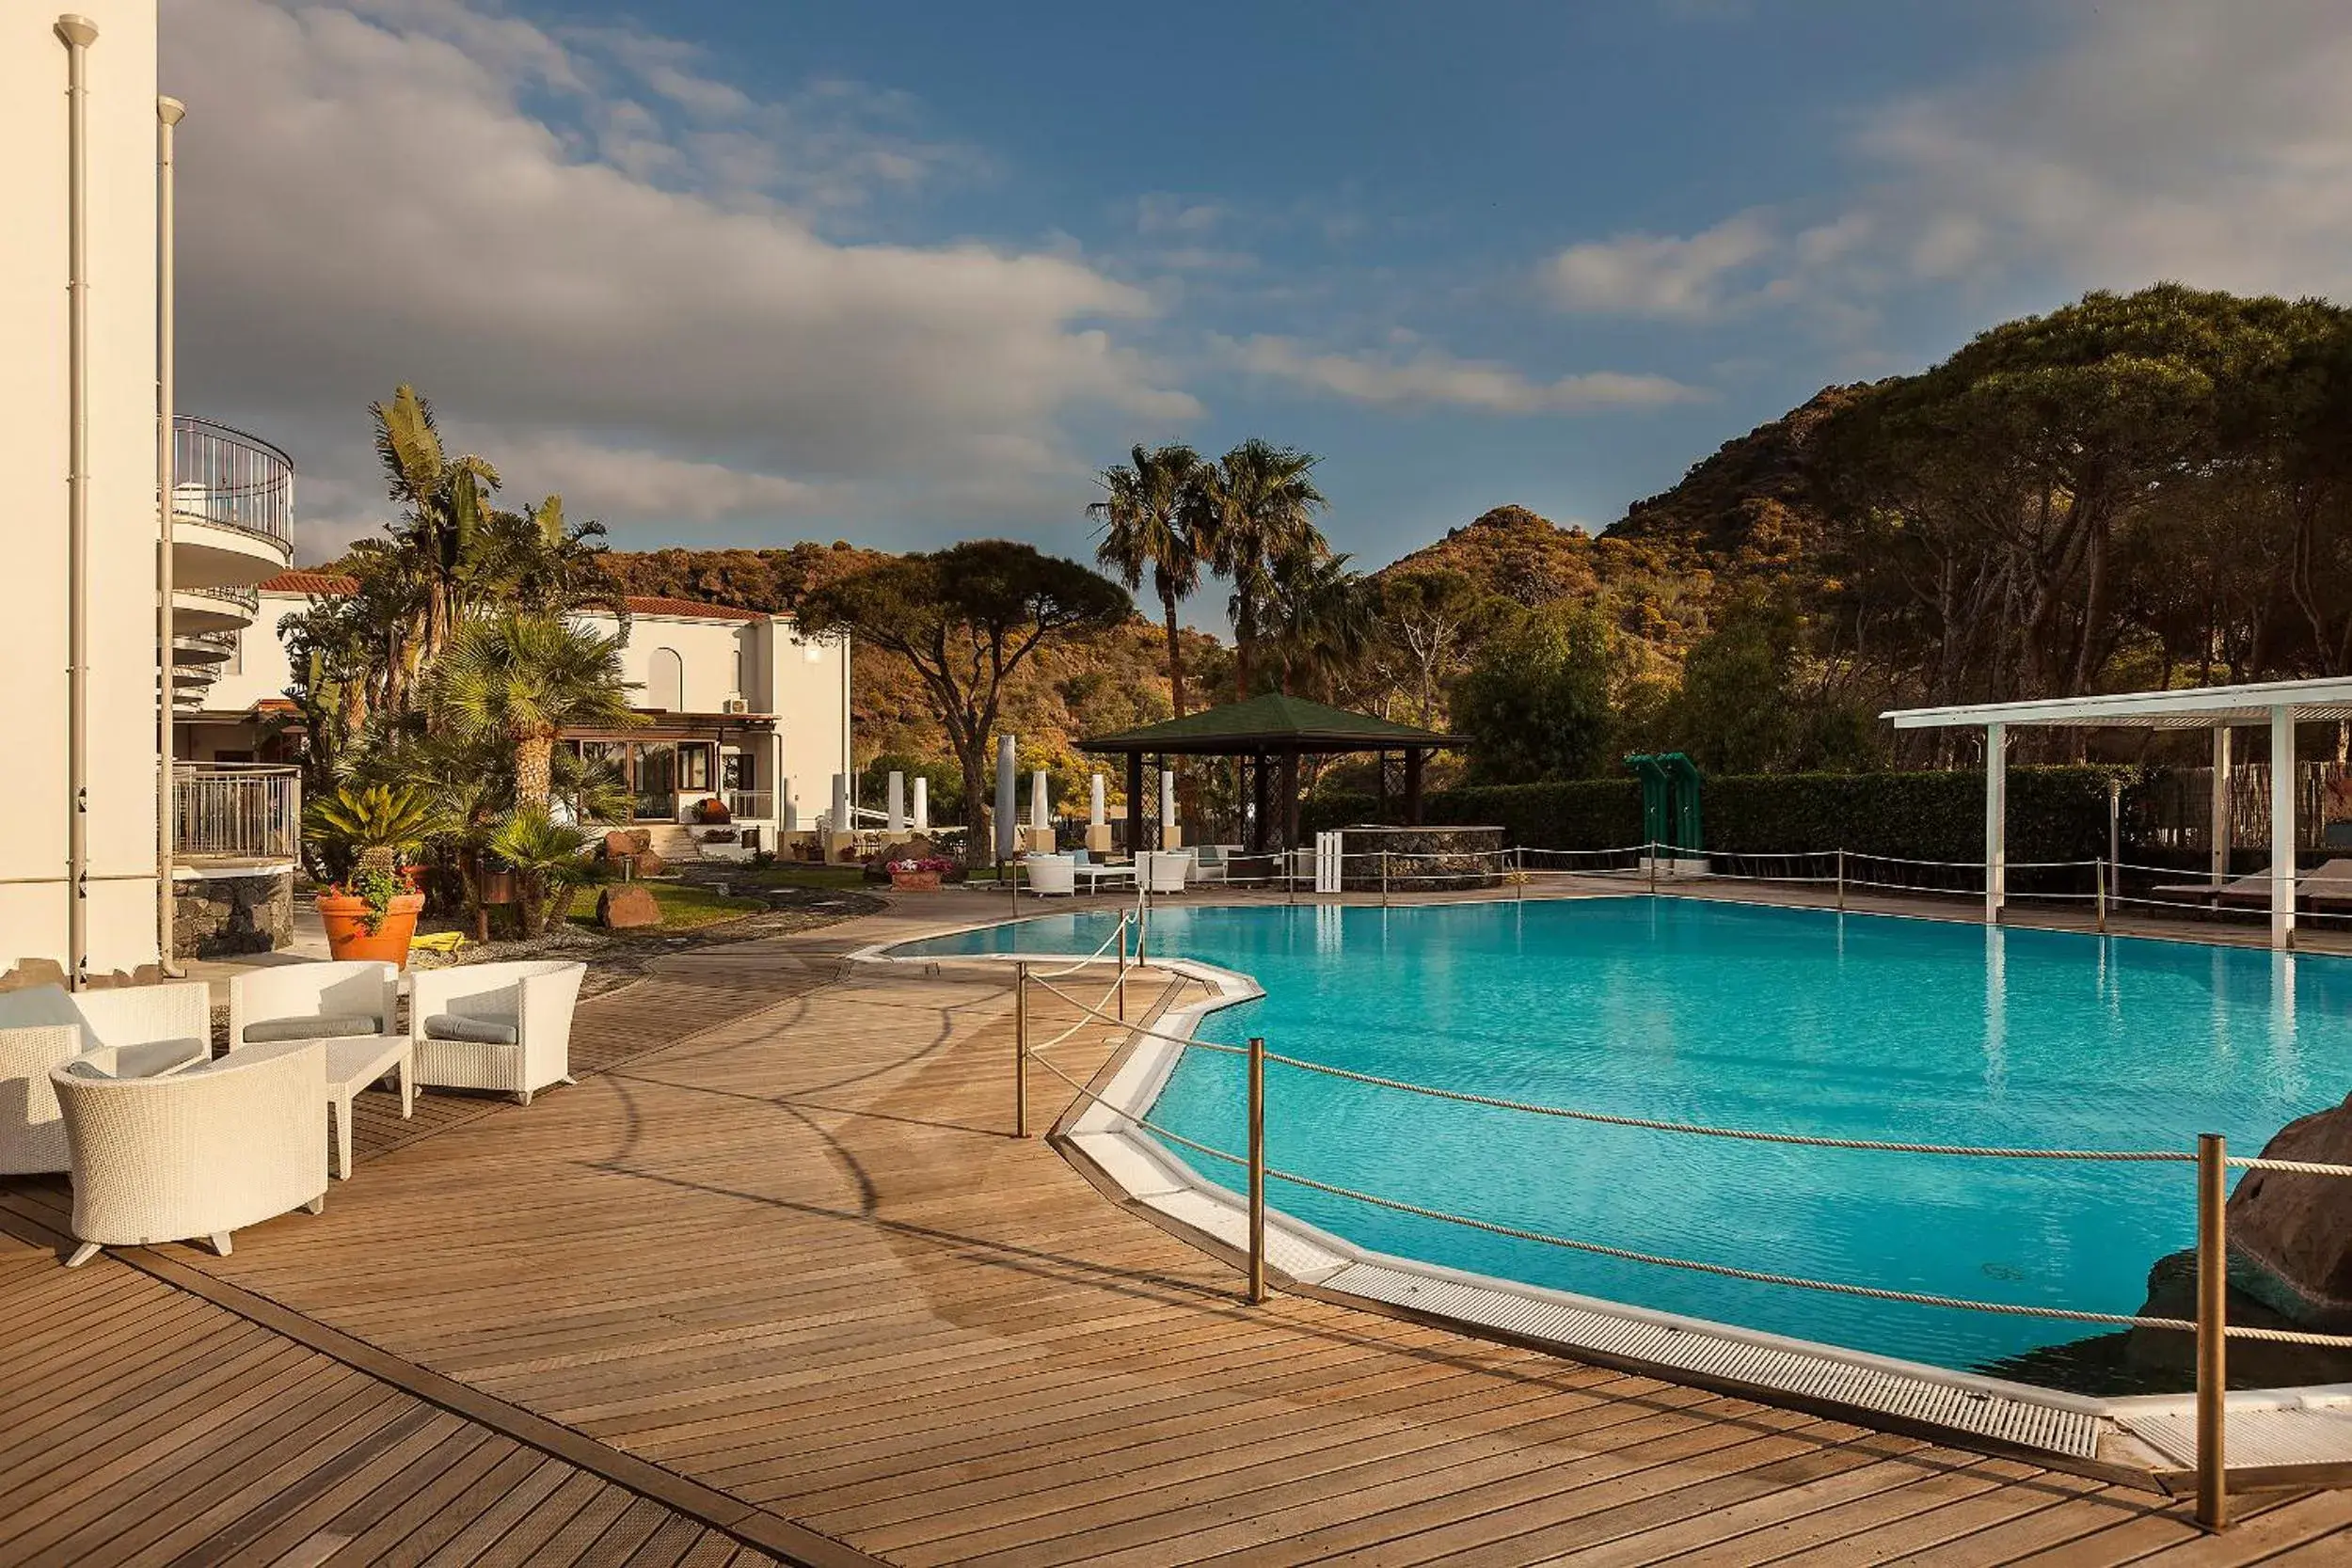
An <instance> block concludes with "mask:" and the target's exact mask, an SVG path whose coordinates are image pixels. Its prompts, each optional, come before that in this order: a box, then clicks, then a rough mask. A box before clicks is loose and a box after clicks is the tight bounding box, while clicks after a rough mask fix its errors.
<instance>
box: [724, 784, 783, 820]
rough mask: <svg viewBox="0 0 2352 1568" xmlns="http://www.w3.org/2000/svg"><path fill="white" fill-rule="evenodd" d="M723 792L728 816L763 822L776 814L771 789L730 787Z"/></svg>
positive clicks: (774, 800)
mask: <svg viewBox="0 0 2352 1568" xmlns="http://www.w3.org/2000/svg"><path fill="white" fill-rule="evenodd" d="M725 793H726V801H727V815H728V816H732V817H735V818H737V819H739V820H742V819H749V820H751V821H754V822H765V821H767V820H768V819H769V818H771V817H772V816H775V815H776V795H775V791H773V790H771V789H730V790H728V791H726V792H725Z"/></svg>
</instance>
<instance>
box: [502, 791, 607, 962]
mask: <svg viewBox="0 0 2352 1568" xmlns="http://www.w3.org/2000/svg"><path fill="white" fill-rule="evenodd" d="M484 847H485V848H486V849H487V850H488V851H489V853H490V854H491V855H492V856H494V857H495V858H496V859H498V860H499V861H500V862H501V863H503V864H504V865H505V866H506V868H507V869H508V870H510V871H512V872H514V873H515V877H516V881H517V882H518V883H519V884H520V889H519V891H520V892H521V895H522V919H523V935H525V936H527V937H535V936H541V935H544V934H545V933H546V931H547V929H548V927H549V926H551V925H553V924H554V923H555V921H556V918H557V917H558V916H559V915H561V914H563V913H564V910H565V908H566V907H567V906H568V905H569V903H570V895H571V890H572V889H573V888H574V887H575V886H577V885H578V884H579V883H580V882H581V881H583V880H584V879H586V878H587V875H588V863H587V862H586V861H585V860H583V859H582V858H581V855H580V851H581V850H583V849H585V848H586V847H588V835H587V834H586V833H584V832H581V831H580V829H578V828H576V827H573V826H572V825H571V824H570V823H568V822H558V821H557V820H555V818H554V817H553V816H549V815H548V808H547V807H545V806H529V805H524V806H516V808H515V810H514V812H513V814H512V815H510V816H507V818H506V819H505V820H504V821H502V822H501V823H500V824H499V825H498V827H497V828H496V829H495V830H494V831H493V832H491V833H490V836H489V841H488V843H487V844H485V846H484Z"/></svg>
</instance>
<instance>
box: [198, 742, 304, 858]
mask: <svg viewBox="0 0 2352 1568" xmlns="http://www.w3.org/2000/svg"><path fill="white" fill-rule="evenodd" d="M171 799H172V806H173V811H172V820H173V832H174V834H175V835H176V836H175V839H174V842H175V843H176V844H177V846H178V848H179V853H180V856H181V858H182V859H183V860H191V861H196V860H239V861H291V860H294V859H295V858H297V857H298V856H299V855H300V854H301V852H302V772H301V769H299V768H277V767H269V766H262V765H255V764H237V763H217V762H200V763H184V762H183V763H180V764H178V765H176V766H175V768H173V770H172V778H171Z"/></svg>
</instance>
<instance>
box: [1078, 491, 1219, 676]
mask: <svg viewBox="0 0 2352 1568" xmlns="http://www.w3.org/2000/svg"><path fill="white" fill-rule="evenodd" d="M1128 455H1129V458H1130V461H1129V462H1128V463H1124V464H1117V465H1114V466H1113V467H1108V468H1105V469H1104V470H1103V471H1102V472H1101V473H1100V474H1098V475H1096V476H1095V482H1096V483H1099V484H1100V485H1102V487H1103V499H1101V500H1099V501H1096V502H1095V503H1094V504H1093V505H1091V506H1089V507H1088V508H1087V514H1088V515H1089V516H1091V517H1093V518H1095V519H1096V520H1097V521H1099V522H1101V523H1102V524H1103V525H1104V526H1103V542H1102V544H1101V545H1100V546H1097V547H1096V549H1095V552H1094V559H1095V560H1096V562H1099V563H1100V564H1101V565H1102V566H1103V567H1104V569H1105V570H1107V571H1109V572H1110V573H1111V574H1112V575H1114V576H1115V577H1117V578H1119V579H1120V581H1121V582H1123V583H1125V584H1126V585H1127V586H1128V588H1130V589H1131V590H1132V589H1140V588H1141V587H1142V586H1143V578H1144V575H1145V573H1146V572H1147V571H1148V572H1149V573H1150V574H1151V578H1152V592H1153V593H1155V594H1158V595H1159V598H1160V609H1161V610H1162V612H1163V615H1164V617H1165V619H1166V622H1167V626H1168V700H1169V701H1170V702H1171V703H1173V704H1174V705H1175V708H1176V717H1177V718H1179V719H1182V718H1183V717H1184V658H1183V655H1182V652H1181V650H1180V648H1179V646H1178V642H1177V632H1176V605H1177V601H1179V600H1181V599H1183V598H1184V597H1185V596H1186V595H1188V594H1191V593H1192V591H1193V590H1194V589H1196V588H1198V587H1200V568H1201V567H1202V566H1203V565H1205V564H1207V562H1205V561H1204V560H1203V559H1202V555H1201V551H1200V541H1199V540H1198V538H1197V537H1196V535H1195V530H1196V528H1197V527H1198V526H1199V524H1200V521H1201V517H1202V507H1201V504H1200V502H1201V495H1202V492H1201V486H1200V475H1201V471H1202V468H1203V465H1202V463H1201V461H1200V453H1198V452H1196V451H1193V450H1192V449H1191V448H1190V447H1187V446H1182V445H1170V446H1165V447H1156V448H1147V447H1143V446H1140V445H1138V446H1136V447H1134V448H1132V449H1131V450H1130V451H1129V453H1128Z"/></svg>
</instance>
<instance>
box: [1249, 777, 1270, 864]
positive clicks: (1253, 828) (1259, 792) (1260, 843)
mask: <svg viewBox="0 0 2352 1568" xmlns="http://www.w3.org/2000/svg"><path fill="white" fill-rule="evenodd" d="M1270 760H1271V759H1270V758H1268V757H1266V756H1264V755H1263V754H1262V755H1259V756H1255V757H1252V758H1251V759H1250V762H1249V795H1250V800H1251V801H1252V803H1253V804H1254V805H1255V807H1256V810H1255V811H1253V812H1252V813H1251V815H1250V819H1249V852H1250V853H1251V854H1253V855H1263V854H1264V853H1265V847H1266V843H1267V841H1268V839H1269V838H1270V837H1271V827H1270V824H1269V822H1268V814H1269V813H1270V812H1272V811H1273V809H1274V802H1273V800H1272V791H1270V790H1269V789H1267V788H1266V784H1267V782H1268V781H1267V778H1266V764H1267V763H1268V762H1269V761H1270Z"/></svg>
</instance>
